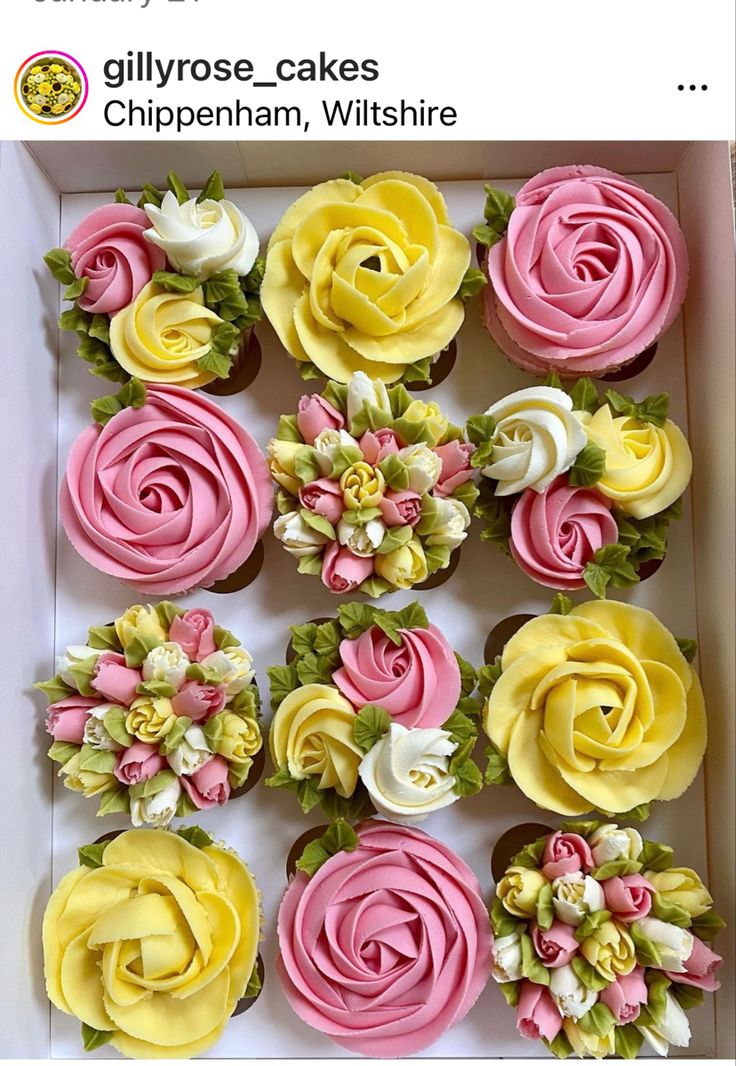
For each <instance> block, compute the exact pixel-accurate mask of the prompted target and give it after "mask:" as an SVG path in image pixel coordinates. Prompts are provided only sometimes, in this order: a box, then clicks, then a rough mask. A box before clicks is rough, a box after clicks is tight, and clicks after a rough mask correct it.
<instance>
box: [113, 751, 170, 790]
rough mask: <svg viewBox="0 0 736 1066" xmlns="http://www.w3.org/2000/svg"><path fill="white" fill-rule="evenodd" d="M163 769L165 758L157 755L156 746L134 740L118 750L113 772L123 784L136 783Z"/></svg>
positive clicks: (153, 775) (164, 767) (146, 779)
mask: <svg viewBox="0 0 736 1066" xmlns="http://www.w3.org/2000/svg"><path fill="white" fill-rule="evenodd" d="M165 769H166V759H165V758H164V757H163V755H159V753H158V751H157V750H156V748H155V747H152V746H151V745H150V744H144V743H143V741H142V740H136V741H134V742H133V743H132V744H131V745H130V747H129V748H124V749H123V750H122V751H120V752H118V754H117V756H116V764H115V771H114V773H115V776H116V777H117V779H118V781H121V782H122V783H123V784H124V785H137V784H138V783H139V782H140V781H148V779H149V777H155V776H156V774H157V773H158V772H159V771H160V770H165Z"/></svg>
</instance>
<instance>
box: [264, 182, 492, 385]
mask: <svg viewBox="0 0 736 1066" xmlns="http://www.w3.org/2000/svg"><path fill="white" fill-rule="evenodd" d="M483 284H484V278H483V276H482V274H481V272H480V271H478V270H475V269H470V245H469V243H468V240H467V238H466V237H465V236H464V235H463V234H462V233H460V232H458V230H456V229H454V228H453V226H452V224H451V223H450V219H449V217H448V213H447V205H446V204H445V201H444V198H443V197H442V194H441V193H440V191H439V189H438V188H437V186H436V185H434V184H432V182H431V181H428V180H427V179H426V178H423V177H420V176H419V175H418V174H407V173H404V172H400V171H387V172H385V173H382V174H374V175H373V176H372V177H369V178H365V179H361V178H359V177H358V176H357V175H347V176H345V177H343V178H338V179H336V180H333V181H325V182H322V183H321V184H320V185H316V186H315V187H314V188H313V189H311V190H310V191H309V192H307V193H305V194H304V195H303V196H301V197H300V198H299V199H298V200H297V201H296V202H295V203H294V204H292V206H291V207H290V208H289V209H288V211H287V212H286V214H285V215H284V216H283V218H282V219H281V221H280V222H279V224H278V225H277V227H276V229H275V230H274V231H273V234H272V235H271V239H270V241H269V243H268V251H267V256H266V273H265V276H264V279H263V286H262V291H261V299H262V301H263V309H264V311H265V313H266V315H267V316H268V318H269V320H270V322H271V324H272V325H273V327H274V329H275V330H276V333H277V334H278V336H279V340H280V341H281V343H282V344H283V346H284V347H285V348H286V350H287V352H288V353H289V354H290V355H291V356H293V358H294V359H295V360H296V362H297V366H298V368H299V370H300V371H301V373H302V374H303V376H304V377H307V378H312V377H318V376H320V375H321V376H323V377H326V378H331V379H333V380H334V381H340V382H343V383H347V382H348V381H349V380H350V378H351V376H352V375H353V374H354V373H355V372H356V371H357V370H361V371H363V372H364V373H366V374H367V375H368V376H369V377H370V378H373V379H380V380H381V381H384V382H386V383H387V384H390V383H392V382H396V381H399V380H403V381H406V382H409V381H427V380H429V378H430V374H431V368H432V363H433V362H434V360H435V358H436V357H437V356H438V355H439V353H440V352H441V351H442V349H443V348H446V347H447V345H448V344H449V343H450V341H451V340H452V339H453V337H454V336H455V334H456V333H457V331H458V330H459V328H460V326H461V325H462V322H463V318H464V314H465V311H464V307H463V300H464V299H465V298H467V297H468V296H469V295H472V293H474V292H477V291H478V290H479V288H481V287H482V285H483Z"/></svg>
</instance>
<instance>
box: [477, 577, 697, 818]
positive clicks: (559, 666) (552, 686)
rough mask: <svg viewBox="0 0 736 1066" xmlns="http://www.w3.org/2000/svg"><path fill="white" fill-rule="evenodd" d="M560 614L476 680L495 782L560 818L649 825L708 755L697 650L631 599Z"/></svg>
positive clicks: (535, 627) (529, 631) (535, 622)
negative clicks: (599, 817) (589, 816)
mask: <svg viewBox="0 0 736 1066" xmlns="http://www.w3.org/2000/svg"><path fill="white" fill-rule="evenodd" d="M553 611H555V612H562V613H550V614H547V615H542V616H540V617H539V618H533V619H532V620H531V621H528V622H526V624H524V625H522V627H521V628H520V629H519V630H518V632H517V633H516V634H515V635H514V636H512V637H511V638H510V639H509V640H508V641H507V642H506V646H505V648H504V650H503V654H502V655H501V656H500V657H499V658H498V659H497V660H496V662H495V663H494V664H493V665H491V666H487V667H484V668H483V669H482V670H481V672H480V676H479V688H480V691H481V694H482V695H483V696H484V698H485V704H484V707H483V717H482V721H483V729H484V730H485V733H486V734H487V736H488V737H489V739H490V741H491V746H490V748H489V749H488V755H489V759H490V760H491V763H492V765H493V773H492V774H491V773H490V772H489V774H488V779H489V780H494V781H496V782H498V783H501V782H503V781H505V780H506V781H507V780H509V779H511V780H513V781H514V783H515V784H516V785H517V786H518V787H519V788H520V789H521V791H522V792H523V793H524V795H526V796H527V797H528V798H529V799H530V800H531V801H532V802H533V803H536V804H537V806H539V807H542V808H544V809H545V810H550V811H556V812H557V813H558V814H563V815H580V814H585V813H586V812H587V811H591V810H598V811H601V812H603V813H606V814H618V815H624V814H626V813H628V814H632V815H633V814H636V815H637V816H639V817H646V815H647V813H648V810H649V807H648V805H649V804H650V803H651V802H652V801H654V800H672V799H677V797H678V796H681V795H682V794H683V792H685V790H686V789H687V788H688V787H689V785H690V784H692V781H693V779H694V777H695V775H696V774H697V772H698V769H699V768H700V763H701V761H702V758H703V754H704V752H705V745H706V738H707V725H706V717H705V706H704V703H703V693H702V689H701V687H700V681H699V679H698V676H697V674H696V673H695V671H694V670H693V668H692V667H691V666H690V662H689V659H690V658H692V656H693V655H694V653H695V646H694V643H693V642H692V641H685V640H682V641H678V640H676V639H675V637H673V636H672V634H671V633H670V632H669V630H668V629H666V628H665V626H664V625H662V623H661V622H660V621H659V619H657V618H656V617H655V615H653V614H651V612H649V611H645V610H643V609H642V608H641V607H634V606H632V605H631V604H627V603H616V602H613V601H600V600H592V601H590V602H587V603H582V604H579V605H578V606H576V607H573V606H572V604H571V603H570V601H569V600H566V599H565V598H564V597H561V598H560V597H556V600H555V604H554V606H553ZM489 770H490V766H489Z"/></svg>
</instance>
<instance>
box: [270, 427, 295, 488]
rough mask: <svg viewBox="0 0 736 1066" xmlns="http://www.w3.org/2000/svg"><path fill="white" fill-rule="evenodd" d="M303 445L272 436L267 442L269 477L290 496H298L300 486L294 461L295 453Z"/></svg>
mask: <svg viewBox="0 0 736 1066" xmlns="http://www.w3.org/2000/svg"><path fill="white" fill-rule="evenodd" d="M303 447H304V445H303V444H299V443H298V442H297V441H290V440H276V438H274V439H272V440H270V441H269V442H268V455H269V459H268V466H269V469H270V471H271V477H272V478H273V480H274V481H276V482H278V484H279V485H281V487H282V488H284V489H286V491H287V492H288V493H290V494H291V495H292V496H298V495H299V489H300V488H301V481H300V480H299V478H298V477H297V476H296V471H295V468H294V463H295V462H296V453H297V452H298V451H299V450H300V448H303Z"/></svg>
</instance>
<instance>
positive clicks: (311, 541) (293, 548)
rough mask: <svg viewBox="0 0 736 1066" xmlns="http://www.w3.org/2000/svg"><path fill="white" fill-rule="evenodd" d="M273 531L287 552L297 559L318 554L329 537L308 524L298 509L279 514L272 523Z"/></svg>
mask: <svg viewBox="0 0 736 1066" xmlns="http://www.w3.org/2000/svg"><path fill="white" fill-rule="evenodd" d="M273 532H274V536H275V537H276V538H277V540H280V541H281V543H282V544H283V546H284V547H285V548H286V550H287V552H289V554H290V555H293V556H294V557H295V558H297V559H301V558H303V557H304V556H305V555H319V554H320V553H321V551H322V550H323V548H324V546H325V544H327V542H328V541H329V539H330V538H329V537H327V536H325V534H324V533H320V532H319V530H317V529H312V527H311V526H308V525H307V523H306V522H305V521H304V519H303V518H302V516H301V515H300V514H299V512H298V511H289V513H288V514H282V515H280V516H279V517H278V518H277V519H276V521H275V522H274V524H273Z"/></svg>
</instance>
